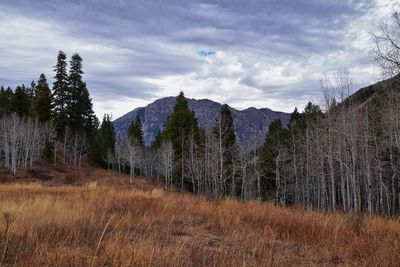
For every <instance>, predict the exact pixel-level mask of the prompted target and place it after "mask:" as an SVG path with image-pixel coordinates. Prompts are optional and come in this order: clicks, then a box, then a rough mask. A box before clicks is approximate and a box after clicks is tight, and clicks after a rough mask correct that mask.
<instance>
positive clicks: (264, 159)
mask: <svg viewBox="0 0 400 267" xmlns="http://www.w3.org/2000/svg"><path fill="white" fill-rule="evenodd" d="M288 146H289V135H288V130H287V129H286V128H284V127H283V125H282V122H281V120H280V119H276V120H275V121H273V122H271V124H270V125H269V128H268V133H267V134H266V137H265V143H264V146H263V147H262V151H261V158H260V161H261V164H260V165H261V172H262V176H263V177H262V178H263V179H262V182H261V187H262V196H263V198H264V199H267V200H271V199H275V201H278V199H277V197H276V195H274V194H273V192H276V190H278V189H279V188H277V187H278V185H277V184H278V183H277V182H280V181H277V179H279V177H277V176H278V175H279V174H278V173H277V170H279V167H280V166H279V165H278V164H279V162H280V161H282V158H281V157H282V154H283V152H284V150H285V149H286V148H287V147H288Z"/></svg>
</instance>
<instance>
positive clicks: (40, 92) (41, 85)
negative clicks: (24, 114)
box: [31, 73, 52, 123]
mask: <svg viewBox="0 0 400 267" xmlns="http://www.w3.org/2000/svg"><path fill="white" fill-rule="evenodd" d="M51 101H52V98H51V91H50V88H49V85H48V84H47V79H46V76H45V75H44V74H43V73H42V74H41V75H40V77H39V80H38V84H37V86H36V88H35V94H34V97H33V99H32V106H31V107H32V109H31V113H32V114H31V115H32V117H33V118H35V119H37V120H38V121H39V122H41V123H44V122H47V121H49V120H50V119H51Z"/></svg>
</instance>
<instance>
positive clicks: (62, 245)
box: [0, 170, 400, 266]
mask: <svg viewBox="0 0 400 267" xmlns="http://www.w3.org/2000/svg"><path fill="white" fill-rule="evenodd" d="M53 175H54V174H53ZM126 180H127V178H126V177H121V176H115V175H112V174H109V173H107V172H105V171H101V170H94V171H90V172H87V173H86V174H84V175H82V178H78V179H77V180H76V184H74V185H56V186H54V184H53V186H49V185H50V184H51V183H49V182H47V185H41V184H40V183H38V182H30V183H26V182H19V183H6V184H2V185H0V212H1V213H0V261H1V262H2V263H3V264H6V265H14V264H16V265H19V266H43V265H53V266H54V265H57V266H104V265H112V266H213V265H218V266H270V265H274V266H275V265H277V266H287V265H336V264H340V265H375V266H376V265H379V266H384V265H391V266H395V265H398V264H399V263H400V225H399V224H398V223H397V222H395V221H392V220H384V219H382V218H366V217H361V216H358V215H354V214H347V215H342V214H318V213H315V212H309V211H302V210H300V209H294V208H293V209H289V208H278V207H275V206H273V205H271V204H268V203H258V202H252V203H245V204H243V203H239V202H237V201H234V200H229V199H228V200H223V201H221V202H218V203H213V202H209V201H207V200H205V199H202V198H197V197H194V196H191V195H188V194H179V193H173V192H170V193H165V192H164V191H163V190H162V189H160V188H157V187H155V186H152V185H149V184H147V183H146V182H145V181H144V180H141V179H137V180H136V181H135V184H134V186H133V187H129V186H128V185H127V183H126ZM58 182H59V183H61V182H60V181H58Z"/></svg>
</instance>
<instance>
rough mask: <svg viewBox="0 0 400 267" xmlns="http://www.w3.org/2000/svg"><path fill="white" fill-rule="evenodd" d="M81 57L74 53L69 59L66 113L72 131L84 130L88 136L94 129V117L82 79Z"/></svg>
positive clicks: (90, 101)
mask: <svg viewBox="0 0 400 267" xmlns="http://www.w3.org/2000/svg"><path fill="white" fill-rule="evenodd" d="M82 75H83V70H82V58H81V57H80V55H79V54H74V55H73V56H72V58H71V61H70V70H69V76H68V98H67V114H68V126H69V127H70V128H71V130H72V131H73V132H76V133H78V132H84V133H86V134H87V135H88V136H90V135H91V133H92V131H93V130H94V129H95V124H96V118H95V115H94V112H93V104H92V100H91V98H90V96H89V91H88V90H87V87H86V83H85V82H84V81H83V80H82Z"/></svg>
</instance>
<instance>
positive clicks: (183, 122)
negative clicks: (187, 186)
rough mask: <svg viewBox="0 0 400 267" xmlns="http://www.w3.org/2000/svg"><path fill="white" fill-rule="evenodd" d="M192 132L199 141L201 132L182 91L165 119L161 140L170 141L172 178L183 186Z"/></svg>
mask: <svg viewBox="0 0 400 267" xmlns="http://www.w3.org/2000/svg"><path fill="white" fill-rule="evenodd" d="M191 134H193V136H194V139H195V141H196V142H198V143H199V142H201V133H200V130H199V127H198V124H197V119H196V117H195V115H194V113H193V112H192V111H190V109H189V107H188V104H187V101H186V99H185V96H184V94H183V92H181V93H180V94H179V96H178V97H177V99H176V104H175V107H174V110H173V112H172V114H171V115H170V116H169V118H168V119H167V121H166V124H165V130H164V132H163V140H170V141H172V146H173V150H174V159H175V164H174V166H175V168H174V180H175V181H176V182H178V184H180V186H181V187H184V176H185V173H184V172H185V166H184V160H185V152H187V151H186V150H187V147H188V143H189V138H190V136H191Z"/></svg>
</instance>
